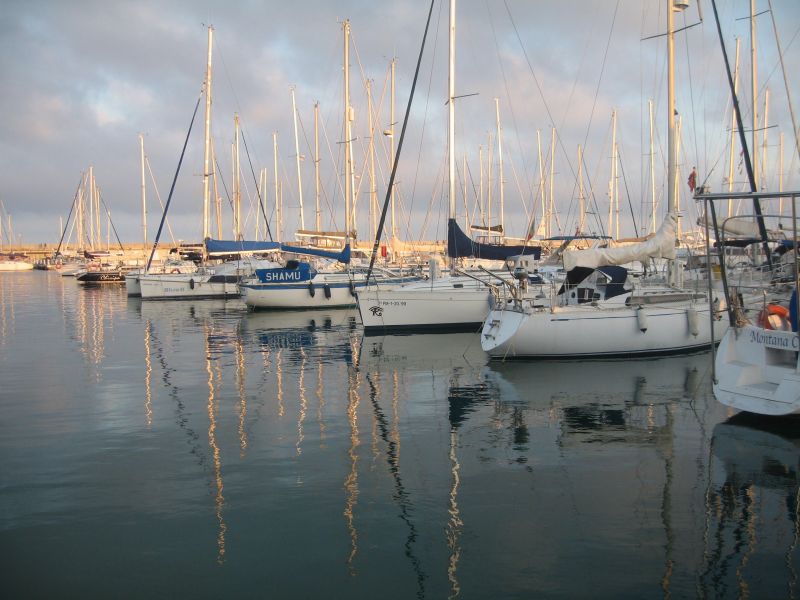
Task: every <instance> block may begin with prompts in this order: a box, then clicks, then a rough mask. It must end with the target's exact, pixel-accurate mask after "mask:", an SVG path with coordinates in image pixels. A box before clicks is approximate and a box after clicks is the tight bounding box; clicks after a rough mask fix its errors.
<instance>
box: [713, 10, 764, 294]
mask: <svg viewBox="0 0 800 600" xmlns="http://www.w3.org/2000/svg"><path fill="white" fill-rule="evenodd" d="M711 7H712V8H713V9H714V20H715V21H716V24H717V34H718V36H719V45H720V48H721V49H722V57H723V59H724V60H725V74H726V75H727V77H728V87H729V89H730V92H731V98H733V106H734V111H735V114H736V127H737V129H738V130H739V141H740V143H741V146H742V155H743V157H744V166H745V169H746V170H747V180H748V183H749V184H750V191H751V192H752V193H755V192H756V191H757V190H758V187H757V184H756V178H755V175H754V174H753V163H752V162H751V160H750V151H749V150H748V149H747V137H746V136H745V131H744V123H743V122H742V112H741V110H740V109H739V98H738V96H737V95H736V89H735V87H734V85H733V76H732V75H731V65H730V61H729V60H728V51H727V49H726V47H725V39H724V38H723V37H722V25H721V24H720V20H719V13H718V12H717V3H716V0H711ZM754 151H756V152H757V151H758V149H757V148H754ZM713 206H714V203H713V202H711V207H712V209H713ZM753 209H754V210H755V213H756V220H757V222H758V232H759V234H761V240H762V242H763V247H764V253H765V254H766V256H767V265H768V267H769V270H770V271H771V270H772V252H771V251H770V249H769V245H768V244H767V239H768V238H767V227H766V225H765V224H764V216H763V214H762V212H761V202H760V200H759V199H758V198H757V197H756V198H753ZM714 229H715V230H716V224H715V227H714ZM722 272H723V273H724V272H725V269H723V270H722ZM723 283H725V282H723ZM726 289H727V287H726Z"/></svg>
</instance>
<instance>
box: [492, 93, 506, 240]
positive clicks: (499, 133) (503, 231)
mask: <svg viewBox="0 0 800 600" xmlns="http://www.w3.org/2000/svg"><path fill="white" fill-rule="evenodd" d="M494 110H495V115H496V120H497V162H498V165H499V171H498V177H499V182H498V183H499V185H500V239H503V238H504V237H505V235H506V229H505V219H504V216H505V196H504V191H503V183H504V181H503V130H502V129H501V127H500V99H499V98H495V99H494Z"/></svg>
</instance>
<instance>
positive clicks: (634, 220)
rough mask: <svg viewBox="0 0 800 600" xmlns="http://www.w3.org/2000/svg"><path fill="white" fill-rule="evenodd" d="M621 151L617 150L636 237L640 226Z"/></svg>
mask: <svg viewBox="0 0 800 600" xmlns="http://www.w3.org/2000/svg"><path fill="white" fill-rule="evenodd" d="M619 154H620V153H619V151H617V159H618V162H619V166H620V168H621V169H622V181H623V183H624V184H625V196H626V197H627V198H628V207H629V208H630V209H631V222H632V223H633V235H634V236H635V237H639V227H638V226H637V225H636V214H635V213H634V210H633V202H632V201H631V192H630V190H629V189H628V179H627V177H625V167H624V166H623V165H624V164H625V163H624V161H622V160H619Z"/></svg>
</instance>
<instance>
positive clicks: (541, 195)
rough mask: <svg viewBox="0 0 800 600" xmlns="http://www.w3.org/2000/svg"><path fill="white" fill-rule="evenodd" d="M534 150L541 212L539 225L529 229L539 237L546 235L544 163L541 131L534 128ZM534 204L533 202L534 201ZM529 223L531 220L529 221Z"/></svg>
mask: <svg viewBox="0 0 800 600" xmlns="http://www.w3.org/2000/svg"><path fill="white" fill-rule="evenodd" d="M536 150H537V153H538V155H539V200H540V202H541V204H542V213H541V215H542V216H541V217H540V219H539V226H538V227H537V228H535V229H534V228H533V227H531V228H530V230H532V231H536V232H537V234H539V235H540V236H541V237H547V236H546V235H545V233H544V232H545V227H546V225H545V222H546V221H545V215H546V214H547V207H546V205H545V194H544V164H543V163H542V132H541V131H540V130H538V129H537V130H536ZM534 205H535V203H534ZM531 225H533V222H532V221H531Z"/></svg>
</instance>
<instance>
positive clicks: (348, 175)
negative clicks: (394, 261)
mask: <svg viewBox="0 0 800 600" xmlns="http://www.w3.org/2000/svg"><path fill="white" fill-rule="evenodd" d="M342 29H343V30H344V230H345V236H346V238H345V243H347V244H349V243H350V232H351V230H352V224H351V214H350V211H351V210H352V206H353V177H354V173H353V157H352V156H351V146H350V140H351V137H352V121H353V109H352V107H351V106H350V21H345V22H344V23H343V24H342Z"/></svg>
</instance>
